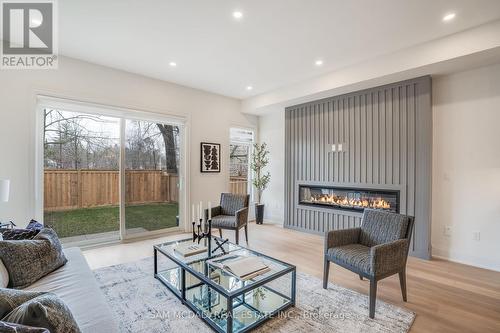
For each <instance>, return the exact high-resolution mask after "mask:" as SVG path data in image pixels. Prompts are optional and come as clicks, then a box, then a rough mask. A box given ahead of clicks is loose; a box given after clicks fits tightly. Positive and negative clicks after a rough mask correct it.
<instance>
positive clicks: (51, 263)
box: [0, 228, 68, 289]
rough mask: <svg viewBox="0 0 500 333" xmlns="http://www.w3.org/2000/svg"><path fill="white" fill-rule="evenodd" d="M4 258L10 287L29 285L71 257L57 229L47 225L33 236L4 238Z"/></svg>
mask: <svg viewBox="0 0 500 333" xmlns="http://www.w3.org/2000/svg"><path fill="white" fill-rule="evenodd" d="M0 260H2V261H3V263H4V265H5V267H6V268H7V271H8V272H9V287H11V288H19V289H22V288H25V287H27V286H29V285H31V284H32V283H34V282H35V281H37V280H39V279H40V278H42V277H44V276H45V275H47V274H49V273H51V272H53V271H54V270H56V269H58V268H59V267H61V266H63V265H64V264H66V262H67V261H68V260H67V259H66V257H65V256H64V253H63V252H62V247H61V243H60V242H59V238H58V237H57V234H56V232H55V231H54V230H52V229H49V228H45V229H43V230H41V231H40V232H39V233H38V235H36V236H35V238H33V239H32V240H15V241H13V240H4V241H0Z"/></svg>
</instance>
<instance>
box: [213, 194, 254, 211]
mask: <svg viewBox="0 0 500 333" xmlns="http://www.w3.org/2000/svg"><path fill="white" fill-rule="evenodd" d="M248 200H249V196H248V195H246V194H243V195H241V194H232V193H222V195H221V199H220V207H221V215H232V216H235V215H236V212H237V211H238V210H240V209H241V208H244V207H248Z"/></svg>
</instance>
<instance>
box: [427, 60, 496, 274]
mask: <svg viewBox="0 0 500 333" xmlns="http://www.w3.org/2000/svg"><path fill="white" fill-rule="evenodd" d="M433 104H434V107H433V114H434V119H433V120H434V147H433V148H434V149H433V150H434V151H433V184H432V186H433V202H432V206H433V209H432V249H433V255H437V256H442V257H445V258H449V259H451V260H455V261H459V262H463V263H466V264H471V265H475V266H480V267H485V268H490V269H495V270H499V271H500V127H499V125H500V65H495V66H488V67H482V68H479V69H475V70H470V71H466V72H462V73H457V74H453V75H448V76H444V77H437V78H435V79H434V81H433ZM445 226H450V227H451V235H450V236H445V235H444V228H445ZM476 231H478V232H480V240H479V241H475V240H473V232H476Z"/></svg>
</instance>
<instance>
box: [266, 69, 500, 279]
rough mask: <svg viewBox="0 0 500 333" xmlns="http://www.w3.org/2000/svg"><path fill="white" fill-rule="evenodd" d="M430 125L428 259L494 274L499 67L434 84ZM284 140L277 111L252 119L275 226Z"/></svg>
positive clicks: (499, 191) (498, 218)
mask: <svg viewBox="0 0 500 333" xmlns="http://www.w3.org/2000/svg"><path fill="white" fill-rule="evenodd" d="M433 117H434V119H433V122H434V124H433V127H434V129H433V132H434V137H433V184H432V186H433V198H432V208H433V209H432V253H433V255H435V256H440V257H443V258H447V259H450V260H454V261H458V262H463V263H466V264H469V265H473V266H479V267H485V268H490V269H495V270H500V65H495V66H488V67H482V68H479V69H475V70H471V71H466V72H462V73H457V74H452V75H447V76H441V77H439V76H438V77H434V79H433ZM284 132H285V128H284V111H273V112H272V113H270V114H268V115H265V116H260V117H259V133H260V139H261V141H265V142H267V143H268V145H269V147H270V149H271V152H272V153H271V164H270V170H271V172H272V174H273V179H272V181H271V186H270V187H269V189H268V190H267V191H266V193H265V195H264V203H265V204H266V205H267V206H269V207H270V208H271V207H272V209H268V211H269V214H270V215H269V218H272V219H275V220H282V219H283V205H284V198H283V193H284V186H283V177H282V176H281V175H283V174H284V170H285V169H284V167H285V165H284V158H283V157H284ZM266 209H267V208H266ZM448 225H449V226H451V227H452V231H451V236H445V235H444V234H443V230H444V227H445V226H448ZM476 231H479V232H480V241H475V240H473V232H476Z"/></svg>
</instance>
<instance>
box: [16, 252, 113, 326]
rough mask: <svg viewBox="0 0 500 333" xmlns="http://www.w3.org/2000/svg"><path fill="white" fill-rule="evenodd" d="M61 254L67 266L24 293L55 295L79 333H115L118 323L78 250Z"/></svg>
mask: <svg viewBox="0 0 500 333" xmlns="http://www.w3.org/2000/svg"><path fill="white" fill-rule="evenodd" d="M64 254H65V255H66V258H67V259H68V262H67V263H66V265H64V266H63V267H61V268H59V269H58V270H56V271H54V272H52V273H50V274H49V275H47V276H45V277H43V278H42V279H40V280H38V281H37V282H35V283H34V284H32V285H31V286H29V287H28V288H25V290H34V291H48V292H52V293H54V294H56V295H58V296H59V297H60V298H61V299H62V300H63V301H64V302H65V303H66V304H67V305H68V307H69V308H70V310H71V312H72V313H73V316H74V317H75V319H76V322H77V323H78V326H79V327H80V329H81V331H82V333H113V332H118V325H117V321H116V319H115V318H114V316H113V313H112V311H111V309H110V308H109V307H108V304H107V303H106V300H105V299H104V295H103V294H102V292H101V290H100V288H99V286H98V285H97V282H96V280H95V277H94V274H93V273H92V271H91V270H90V267H89V265H88V264H87V261H86V260H85V257H84V256H83V254H82V252H81V250H80V249H79V248H69V249H64Z"/></svg>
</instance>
